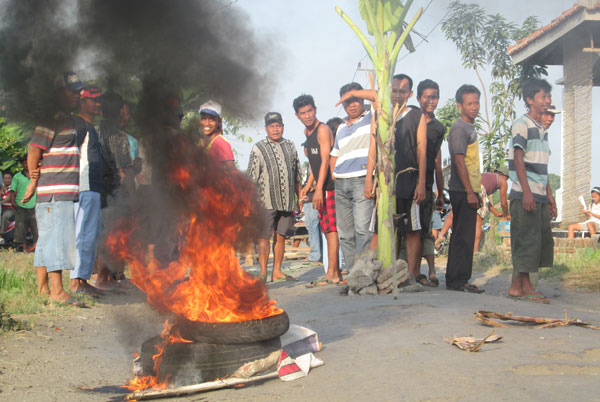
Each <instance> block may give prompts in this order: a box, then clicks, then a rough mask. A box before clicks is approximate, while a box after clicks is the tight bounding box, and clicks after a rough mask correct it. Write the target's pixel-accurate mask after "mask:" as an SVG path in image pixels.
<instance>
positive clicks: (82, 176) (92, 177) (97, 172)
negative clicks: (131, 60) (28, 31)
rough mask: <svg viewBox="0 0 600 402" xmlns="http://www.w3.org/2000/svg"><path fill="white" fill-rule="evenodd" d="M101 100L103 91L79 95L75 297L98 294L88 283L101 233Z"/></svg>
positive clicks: (72, 284)
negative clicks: (96, 124) (98, 119)
mask: <svg viewBox="0 0 600 402" xmlns="http://www.w3.org/2000/svg"><path fill="white" fill-rule="evenodd" d="M101 96H102V92H101V91H100V88H98V87H95V86H88V87H84V88H83V89H82V90H81V93H80V101H79V108H80V111H79V113H78V114H77V116H75V124H76V128H77V146H78V147H79V151H80V159H79V201H78V202H76V203H75V204H74V208H75V238H76V247H77V258H76V260H75V269H74V270H73V271H71V280H70V282H69V289H71V291H73V292H75V293H84V292H85V293H90V292H98V289H97V288H95V287H94V286H92V285H90V284H89V283H87V281H88V280H89V279H90V277H91V276H92V272H93V270H94V264H95V262H96V244H97V242H98V235H99V233H100V205H101V201H100V200H101V198H100V193H101V192H102V181H103V176H104V166H103V162H102V150H101V146H100V139H99V137H98V133H97V132H96V129H95V127H94V118H95V117H96V115H98V114H99V113H100V97H101Z"/></svg>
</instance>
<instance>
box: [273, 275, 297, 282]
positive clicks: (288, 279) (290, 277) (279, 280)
mask: <svg viewBox="0 0 600 402" xmlns="http://www.w3.org/2000/svg"><path fill="white" fill-rule="evenodd" d="M297 280H298V279H296V278H294V277H293V276H291V275H286V276H282V277H281V278H279V279H273V276H271V282H273V283H277V282H288V281H297Z"/></svg>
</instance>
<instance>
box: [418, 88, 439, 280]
mask: <svg viewBox="0 0 600 402" xmlns="http://www.w3.org/2000/svg"><path fill="white" fill-rule="evenodd" d="M439 99H440V87H439V85H438V84H437V83H436V82H434V81H432V80H424V81H421V82H420V83H419V85H418V86H417V101H418V102H419V106H420V107H421V110H422V111H423V116H424V117H425V122H426V123H427V173H426V175H425V189H426V191H427V195H426V197H425V201H424V202H423V203H421V205H420V209H421V211H422V218H421V221H422V222H424V223H425V225H423V228H422V232H421V233H422V236H421V237H422V238H423V257H425V260H426V261H427V264H428V266H429V275H428V278H427V277H425V275H421V274H420V271H419V270H420V267H417V272H418V273H419V275H418V276H417V278H418V279H417V282H419V283H421V284H422V285H428V286H433V287H437V286H439V280H438V278H437V276H436V273H435V250H434V247H433V243H434V241H435V239H434V238H433V234H432V228H431V223H432V219H433V211H434V207H435V208H438V209H439V208H443V207H444V175H443V173H442V151H441V148H442V142H443V141H444V134H445V133H446V127H444V125H443V124H442V123H441V122H440V121H439V120H437V119H436V118H435V113H434V112H435V109H436V108H437V105H438V102H439ZM434 175H435V184H436V188H437V199H436V196H435V195H434V194H433V191H432V188H433V182H434ZM434 199H435V202H434ZM434 204H435V205H434ZM420 260H421V259H420V258H419V263H420ZM419 265H420V264H419Z"/></svg>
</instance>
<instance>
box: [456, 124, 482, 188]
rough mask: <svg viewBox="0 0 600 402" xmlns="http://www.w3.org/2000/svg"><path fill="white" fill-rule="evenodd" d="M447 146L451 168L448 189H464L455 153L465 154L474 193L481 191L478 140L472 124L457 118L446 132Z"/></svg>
mask: <svg viewBox="0 0 600 402" xmlns="http://www.w3.org/2000/svg"><path fill="white" fill-rule="evenodd" d="M448 148H449V149H450V157H451V163H452V165H451V168H450V181H449V183H448V188H449V189H450V191H466V189H465V186H463V184H462V182H461V181H460V177H459V176H458V169H457V168H456V161H455V159H454V158H455V155H456V154H461V155H464V156H465V165H466V167H467V173H468V175H469V181H470V182H471V187H472V188H473V191H474V192H475V193H479V192H480V191H481V168H480V163H479V141H478V140H477V130H476V129H475V125H474V124H470V123H467V122H466V121H464V120H463V119H461V118H459V119H457V120H456V121H455V122H454V124H453V125H452V127H451V128H450V134H448Z"/></svg>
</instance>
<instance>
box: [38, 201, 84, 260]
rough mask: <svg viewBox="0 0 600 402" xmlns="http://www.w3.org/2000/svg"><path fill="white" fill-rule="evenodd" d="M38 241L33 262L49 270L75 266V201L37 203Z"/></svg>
mask: <svg viewBox="0 0 600 402" xmlns="http://www.w3.org/2000/svg"><path fill="white" fill-rule="evenodd" d="M35 218H36V220H37V225H38V234H39V237H38V242H37V245H36V247H35V255H34V256H33V265H34V266H36V267H46V271H47V272H52V271H60V270H62V269H67V270H71V269H73V268H74V267H75V259H76V256H77V249H76V248H75V213H74V211H73V201H55V200H54V198H52V201H49V202H38V203H37V204H35Z"/></svg>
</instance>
